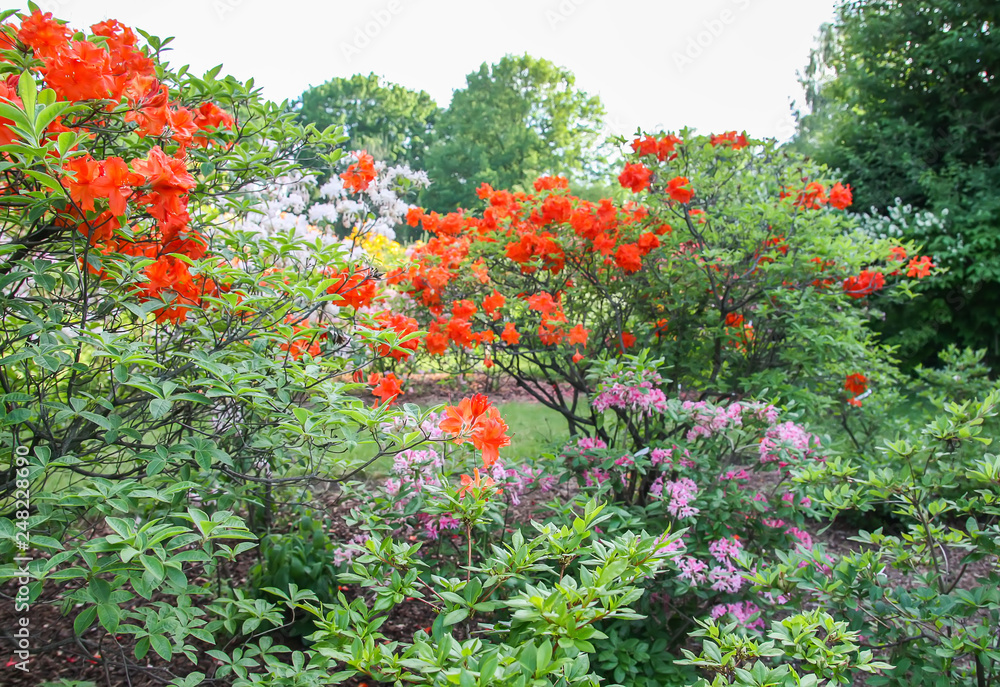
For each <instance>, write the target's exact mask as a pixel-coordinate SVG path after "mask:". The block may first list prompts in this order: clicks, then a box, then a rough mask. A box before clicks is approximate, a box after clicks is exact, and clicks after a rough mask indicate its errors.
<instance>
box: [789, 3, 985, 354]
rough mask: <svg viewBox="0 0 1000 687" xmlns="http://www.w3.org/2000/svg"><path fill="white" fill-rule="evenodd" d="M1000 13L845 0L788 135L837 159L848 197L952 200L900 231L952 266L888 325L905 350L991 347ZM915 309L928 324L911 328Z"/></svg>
mask: <svg viewBox="0 0 1000 687" xmlns="http://www.w3.org/2000/svg"><path fill="white" fill-rule="evenodd" d="M998 20H1000V15H998V8H997V4H996V3H995V2H992V1H991V0H974V1H971V2H970V1H967V0H961V1H958V0H934V1H919V0H918V1H914V2H910V1H907V2H902V1H899V0H843V1H842V2H840V3H839V5H838V9H837V17H836V20H835V22H834V23H833V24H832V25H830V26H827V27H825V30H824V32H823V34H822V36H821V41H820V46H819V48H817V49H816V50H815V51H814V52H813V55H812V58H811V61H810V64H809V68H808V70H807V71H806V76H805V79H804V85H805V86H806V92H807V102H808V104H809V106H810V108H811V113H810V114H807V115H805V116H804V117H803V118H802V120H801V126H800V131H799V135H798V141H797V145H798V146H799V147H800V148H801V149H802V150H803V151H805V152H807V153H808V154H810V155H812V156H813V157H815V158H816V159H817V160H819V161H821V162H823V163H825V164H827V165H829V166H830V167H834V168H839V169H840V170H842V172H843V173H844V175H845V181H848V182H850V183H851V184H852V185H853V187H854V191H855V203H856V207H860V208H861V209H862V210H868V208H871V207H875V208H877V209H878V210H879V211H881V212H885V211H886V210H887V209H888V208H890V207H892V206H893V204H894V202H895V199H896V198H901V199H902V201H903V202H904V203H907V204H913V205H914V206H915V207H918V208H923V209H927V210H931V211H934V212H935V213H939V214H940V213H943V212H944V211H946V210H947V212H948V215H947V217H948V223H947V226H941V227H938V228H936V229H934V230H933V231H931V232H929V233H927V234H924V235H921V236H916V235H913V234H908V235H907V238H910V239H916V240H918V241H919V242H920V243H922V244H923V245H924V249H925V251H926V252H927V253H929V254H931V255H933V256H935V258H936V259H938V260H940V261H941V264H942V265H943V266H945V267H947V268H948V270H949V271H948V274H947V275H946V276H944V277H942V278H938V279H935V280H934V281H933V282H929V283H927V284H926V285H925V287H924V289H923V290H925V291H926V298H925V299H923V301H924V302H921V303H920V304H919V305H917V306H915V307H917V308H919V311H917V310H913V309H911V308H909V307H904V308H902V309H896V310H895V312H891V313H890V319H889V321H888V322H887V323H886V325H885V331H886V333H887V334H888V335H890V336H892V337H900V340H901V341H902V342H904V343H906V345H907V347H906V349H905V350H904V353H905V354H906V356H907V359H909V360H911V361H912V362H926V361H928V359H929V358H931V357H932V356H933V355H934V354H935V353H936V352H938V351H940V350H942V349H943V348H944V347H945V346H946V345H947V344H949V343H955V344H957V345H959V346H962V347H964V346H971V347H975V348H986V349H988V351H989V360H990V361H993V360H995V359H996V357H997V355H998V353H1000V344H998V341H997V339H996V337H995V336H994V331H995V329H996V326H997V319H996V313H997V312H998V311H1000V301H998V300H997V294H998V293H1000V289H998V282H1000V262H998V260H997V258H996V254H997V251H996V245H997V242H996V237H997V234H998V231H1000V194H998V193H997V188H998V182H1000V163H998V161H1000V133H998V132H1000V128H998V127H997V126H996V113H995V110H996V107H995V103H996V101H997V97H998V94H1000V90H998V89H1000V86H998V82H997V79H996V78H995V75H994V74H993V73H992V72H991V67H989V66H988V65H993V64H996V63H997V61H998V59H1000V38H998V36H997V32H996V30H995V29H996V25H997V21H998ZM914 323H916V324H918V326H920V327H927V329H928V331H926V332H924V333H923V334H922V335H921V336H920V337H918V338H913V336H912V333H911V332H909V331H908V330H909V328H910V327H911V326H912V325H913V324H914ZM927 325H930V326H929V327H928V326H927Z"/></svg>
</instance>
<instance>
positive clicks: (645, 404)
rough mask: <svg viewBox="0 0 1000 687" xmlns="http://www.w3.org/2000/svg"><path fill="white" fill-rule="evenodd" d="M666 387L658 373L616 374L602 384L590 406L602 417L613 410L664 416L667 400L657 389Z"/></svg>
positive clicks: (661, 391)
mask: <svg viewBox="0 0 1000 687" xmlns="http://www.w3.org/2000/svg"><path fill="white" fill-rule="evenodd" d="M662 383H663V378H662V377H660V375H658V374H656V373H655V372H649V371H643V372H638V373H637V372H632V371H629V372H621V373H615V374H613V375H611V376H610V377H609V378H608V381H606V382H603V383H601V385H600V386H599V387H598V394H597V396H596V397H595V398H594V400H593V401H591V403H590V405H591V407H593V408H594V409H595V410H597V411H598V412H602V413H603V412H604V411H605V410H608V409H609V408H614V409H616V410H624V411H628V412H633V413H638V414H639V415H655V414H657V413H662V412H663V411H664V410H666V408H667V396H666V394H664V393H663V390H662V389H660V388H659V387H658V386H657V385H659V384H662Z"/></svg>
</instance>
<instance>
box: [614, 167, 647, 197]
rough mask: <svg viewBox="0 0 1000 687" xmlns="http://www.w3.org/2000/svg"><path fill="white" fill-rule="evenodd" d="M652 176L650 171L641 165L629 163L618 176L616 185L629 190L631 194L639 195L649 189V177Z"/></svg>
mask: <svg viewBox="0 0 1000 687" xmlns="http://www.w3.org/2000/svg"><path fill="white" fill-rule="evenodd" d="M652 175H653V172H652V170H650V169H649V168H648V167H646V166H645V165H643V164H639V163H629V164H627V165H625V169H624V170H623V171H622V173H621V174H619V175H618V183H620V184H621V185H622V186H623V187H624V188H627V189H631V191H632V193H639V192H640V191H642V190H645V189H646V188H649V177H651V176H652Z"/></svg>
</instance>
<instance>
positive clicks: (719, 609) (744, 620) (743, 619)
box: [709, 601, 764, 630]
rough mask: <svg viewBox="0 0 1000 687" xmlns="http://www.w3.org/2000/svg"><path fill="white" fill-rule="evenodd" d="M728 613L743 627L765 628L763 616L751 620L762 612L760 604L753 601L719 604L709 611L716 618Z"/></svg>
mask: <svg viewBox="0 0 1000 687" xmlns="http://www.w3.org/2000/svg"><path fill="white" fill-rule="evenodd" d="M727 613H728V614H729V615H731V616H732V617H733V619H734V620H735V621H736V622H737V623H739V624H740V625H742V626H743V627H749V628H752V629H754V630H763V629H764V621H763V620H762V619H761V618H754V619H753V620H750V618H751V617H753V616H754V615H755V614H758V613H760V606H758V605H757V604H755V603H753V602H752V601H743V602H741V603H735V604H718V605H716V606H713V607H712V610H711V611H710V612H709V614H710V615H711V616H712V618H714V619H715V620H718V619H719V618H721V617H722V616H724V615H726V614H727Z"/></svg>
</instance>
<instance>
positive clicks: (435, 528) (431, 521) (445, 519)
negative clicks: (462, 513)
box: [417, 513, 462, 539]
mask: <svg viewBox="0 0 1000 687" xmlns="http://www.w3.org/2000/svg"><path fill="white" fill-rule="evenodd" d="M417 517H418V518H419V519H420V521H421V524H423V526H424V535H426V537H427V538H428V539H437V538H438V537H440V536H441V533H442V532H444V531H445V530H457V529H458V528H459V526H460V525H461V524H462V523H460V522H459V521H458V520H456V519H455V518H453V517H452V516H451V513H442V514H441V515H438V516H434V515H428V514H427V513H419V514H418V516H417Z"/></svg>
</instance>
